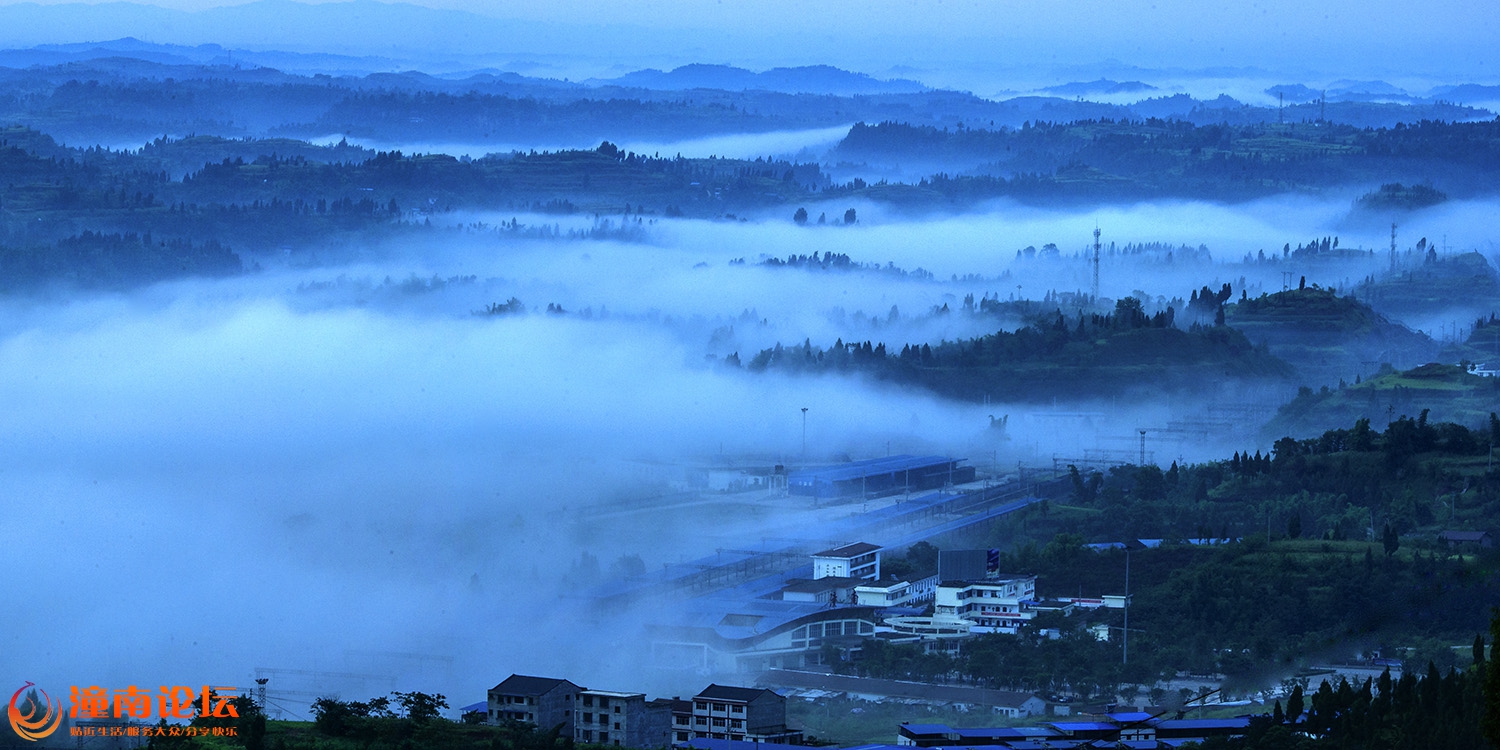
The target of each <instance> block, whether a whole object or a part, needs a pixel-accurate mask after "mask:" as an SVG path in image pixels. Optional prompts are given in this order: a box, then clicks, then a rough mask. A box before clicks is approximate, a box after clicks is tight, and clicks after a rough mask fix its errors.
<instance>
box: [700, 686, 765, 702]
mask: <svg viewBox="0 0 1500 750" xmlns="http://www.w3.org/2000/svg"><path fill="white" fill-rule="evenodd" d="M763 693H771V694H772V695H776V693H774V692H772V691H770V690H767V689H765V688H747V687H734V686H733V685H709V686H708V687H706V688H703V691H702V692H700V693H698V695H697V697H699V698H707V699H709V700H720V701H743V702H745V703H749V702H750V701H753V700H755V699H756V698H759V697H760V696H761V695H762V694H763Z"/></svg>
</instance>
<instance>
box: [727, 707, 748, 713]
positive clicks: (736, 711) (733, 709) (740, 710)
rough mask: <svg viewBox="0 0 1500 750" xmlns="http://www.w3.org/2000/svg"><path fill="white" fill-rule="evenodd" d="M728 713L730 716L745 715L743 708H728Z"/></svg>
mask: <svg viewBox="0 0 1500 750" xmlns="http://www.w3.org/2000/svg"><path fill="white" fill-rule="evenodd" d="M729 712H730V713H732V714H742V713H745V707H744V706H730V707H729Z"/></svg>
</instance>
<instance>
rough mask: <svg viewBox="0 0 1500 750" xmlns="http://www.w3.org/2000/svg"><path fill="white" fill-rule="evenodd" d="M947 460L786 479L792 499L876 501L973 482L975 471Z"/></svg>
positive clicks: (871, 464)
mask: <svg viewBox="0 0 1500 750" xmlns="http://www.w3.org/2000/svg"><path fill="white" fill-rule="evenodd" d="M962 461H963V459H961V458H958V459H955V458H948V457H947V456H908V455H901V456H887V457H885V458H872V459H869V460H867V461H853V462H850V463H847V464H839V465H837V466H825V467H823V468H820V469H807V470H804V471H794V472H792V473H791V474H789V475H788V476H787V490H788V491H789V492H791V494H793V495H804V496H807V497H814V498H844V497H873V496H878V495H890V494H894V493H897V492H907V491H917V490H930V489H935V488H938V487H944V486H948V485H953V484H964V483H966V482H972V481H974V467H972V466H959V463H960V462H962Z"/></svg>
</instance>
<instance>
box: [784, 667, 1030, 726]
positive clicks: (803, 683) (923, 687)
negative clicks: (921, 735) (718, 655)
mask: <svg viewBox="0 0 1500 750" xmlns="http://www.w3.org/2000/svg"><path fill="white" fill-rule="evenodd" d="M759 682H760V683H762V684H765V685H776V686H782V687H789V688H815V689H821V690H836V691H839V692H844V693H862V694H866V695H880V696H886V697H893V698H917V699H919V700H927V701H935V702H942V703H968V704H974V705H981V706H1005V707H1010V708H1017V707H1020V706H1021V705H1023V704H1025V703H1026V702H1027V701H1029V700H1032V699H1033V698H1034V697H1035V696H1033V695H1031V694H1030V693H1015V692H1011V691H1009V690H988V689H985V688H975V687H965V686H960V685H931V684H928V683H923V682H905V681H900V680H877V679H872V678H866V677H853V676H849V675H835V674H823V673H821V672H798V671H794V670H789V669H773V670H769V671H767V672H764V673H762V674H761V676H760V680H759ZM906 726H907V727H908V728H910V727H912V726H940V725H922V724H917V725H911V724H908V725H906Z"/></svg>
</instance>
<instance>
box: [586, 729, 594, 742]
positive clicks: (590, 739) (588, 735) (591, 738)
mask: <svg viewBox="0 0 1500 750" xmlns="http://www.w3.org/2000/svg"><path fill="white" fill-rule="evenodd" d="M583 741H584V742H593V741H594V730H592V729H585V730H583Z"/></svg>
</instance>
